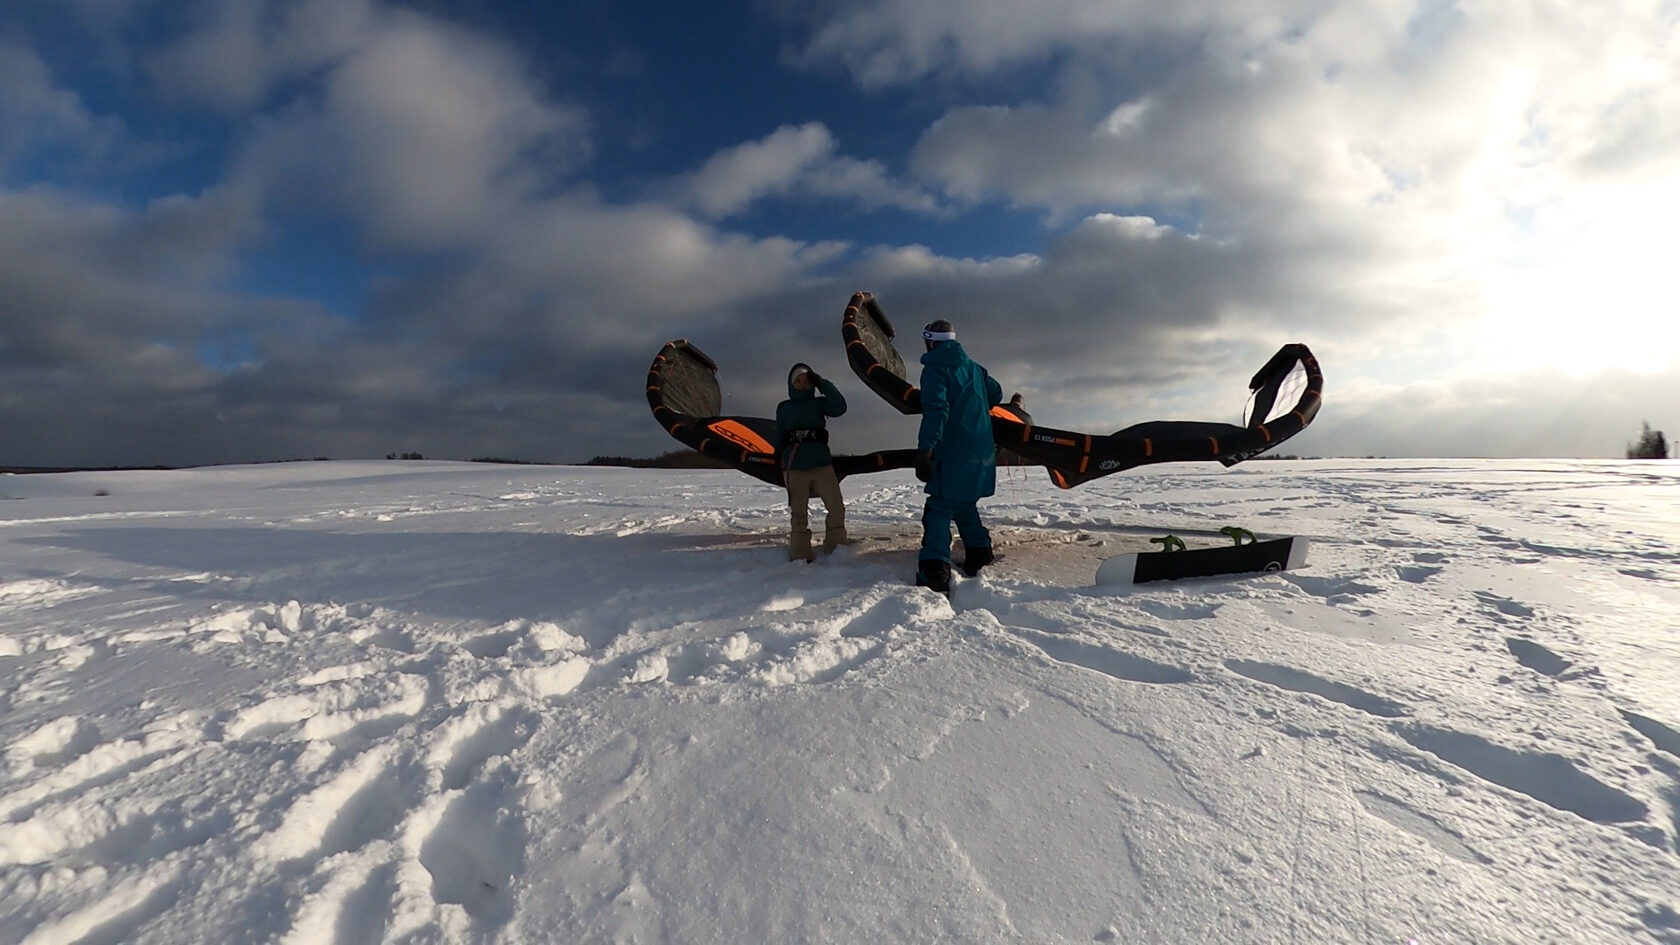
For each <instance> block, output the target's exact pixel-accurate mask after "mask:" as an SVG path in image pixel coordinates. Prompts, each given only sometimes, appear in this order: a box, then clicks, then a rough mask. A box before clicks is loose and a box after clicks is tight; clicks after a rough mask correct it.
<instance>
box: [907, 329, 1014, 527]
mask: <svg viewBox="0 0 1680 945" xmlns="http://www.w3.org/2000/svg"><path fill="white" fill-rule="evenodd" d="M921 388H922V426H921V430H920V432H919V433H918V434H917V436H916V448H917V449H920V450H932V451H933V475H932V476H930V477H929V478H928V483H927V492H928V494H929V495H936V496H939V497H941V498H945V499H954V500H957V501H961V502H973V501H976V500H978V499H981V498H984V497H986V496H989V495H991V494H992V493H994V492H996V491H997V444H996V443H994V442H993V441H992V408H993V407H994V406H996V405H998V404H1000V403H1002V402H1003V388H1002V387H1000V386H998V382H997V381H995V380H993V379H992V376H991V375H990V374H987V373H986V369H985V368H983V367H981V366H980V365H978V364H976V363H974V361H973V359H971V358H970V357H969V356H968V352H966V351H964V350H963V349H962V345H961V344H958V343H957V342H955V341H944V342H940V343H939V344H937V345H934V347H933V350H932V351H929V352H928V353H927V354H924V355H922V383H921Z"/></svg>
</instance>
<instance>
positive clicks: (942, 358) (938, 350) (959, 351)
mask: <svg viewBox="0 0 1680 945" xmlns="http://www.w3.org/2000/svg"><path fill="white" fill-rule="evenodd" d="M967 360H968V352H966V351H964V350H963V347H962V342H960V341H941V342H940V343H939V344H936V345H934V346H933V350H932V351H929V352H927V353H926V354H924V355H922V363H923V364H941V365H945V366H947V367H949V366H951V365H955V364H961V363H963V362H964V361H967Z"/></svg>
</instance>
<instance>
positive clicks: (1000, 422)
mask: <svg viewBox="0 0 1680 945" xmlns="http://www.w3.org/2000/svg"><path fill="white" fill-rule="evenodd" d="M840 336H841V337H842V338H844V339H845V342H846V360H847V361H848V362H850V363H851V365H852V370H853V371H855V372H856V373H857V376H858V377H859V378H860V379H862V381H863V382H864V384H866V385H868V386H869V389H870V390H873V391H874V392H875V393H877V394H879V395H881V397H882V399H884V400H886V402H887V403H889V404H892V405H893V406H894V407H896V408H898V410H899V411H900V412H901V413H906V414H919V413H921V412H922V397H921V391H919V390H917V389H916V387H915V386H914V385H913V384H911V383H910V382H909V381H908V380H907V379H906V377H907V375H906V372H905V370H904V359H903V358H901V357H900V356H899V354H898V351H897V350H896V349H894V348H893V344H892V340H893V328H892V323H891V322H888V321H887V316H886V315H885V314H883V313H882V312H881V307H880V306H879V305H877V304H876V303H875V297H874V296H873V295H871V294H869V293H868V292H859V293H857V294H855V295H853V296H852V300H851V302H850V303H849V304H848V305H847V306H846V315H845V317H844V319H842V321H841V323H840ZM1323 388H1324V376H1323V375H1322V374H1321V373H1319V369H1318V359H1317V358H1314V357H1313V354H1312V352H1311V351H1309V350H1307V346H1306V345H1303V344H1289V345H1284V346H1283V347H1282V348H1280V349H1278V353H1277V354H1274V355H1272V359H1271V360H1270V361H1267V362H1266V365H1265V367H1262V368H1261V369H1260V370H1259V371H1258V372H1257V373H1256V374H1255V375H1254V378H1253V379H1252V380H1250V381H1249V382H1248V389H1249V391H1250V392H1251V393H1250V395H1249V399H1248V406H1247V408H1246V409H1245V410H1244V411H1243V425H1242V426H1237V425H1235V424H1230V423H1207V422H1201V421H1194V420H1151V421H1149V422H1147V423H1139V424H1135V425H1133V426H1129V427H1126V428H1125V429H1123V430H1117V431H1115V432H1113V433H1111V434H1109V435H1108V436H1092V435H1091V434H1089V433H1073V432H1070V431H1068V430H1057V429H1053V428H1051V427H1042V426H1035V425H1034V424H1033V422H1032V418H1031V417H1029V416H1027V414H1026V412H1025V411H1024V410H1021V409H1020V403H1019V400H1018V399H1017V400H1016V401H1014V402H1012V404H1011V405H1009V406H1000V407H993V408H992V436H993V438H994V439H996V440H997V445H998V448H999V449H1002V450H1008V451H1009V452H1012V453H1015V454H1017V455H1019V456H1021V457H1023V458H1025V459H1026V460H1027V461H1028V462H1030V463H1035V464H1037V465H1040V466H1044V467H1045V468H1046V469H1048V470H1049V471H1050V478H1051V479H1052V480H1053V481H1054V482H1055V483H1056V485H1058V486H1061V487H1062V488H1063V489H1071V488H1073V487H1074V486H1077V485H1079V484H1080V483H1084V482H1089V481H1091V480H1092V479H1096V478H1098V477H1099V476H1106V475H1108V474H1109V473H1115V472H1119V471H1121V470H1122V469H1132V468H1134V467H1137V466H1145V465H1148V464H1150V463H1182V462H1192V461H1195V460H1217V461H1219V462H1221V463H1224V464H1225V465H1226V466H1235V465H1236V464H1237V463H1240V462H1242V461H1243V460H1245V459H1252V458H1253V457H1255V456H1258V455H1260V454H1261V453H1264V452H1265V451H1267V450H1269V449H1271V448H1272V447H1274V446H1277V445H1278V444H1279V443H1282V442H1283V441H1284V440H1287V439H1289V438H1290V437H1292V436H1294V435H1295V434H1297V433H1299V432H1301V431H1302V430H1304V429H1306V426H1307V424H1309V423H1312V421H1313V417H1315V416H1317V414H1318V407H1319V402H1320V396H1321V394H1322V392H1323ZM1018 396H1019V395H1017V397H1018Z"/></svg>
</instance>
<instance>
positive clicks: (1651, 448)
mask: <svg viewBox="0 0 1680 945" xmlns="http://www.w3.org/2000/svg"><path fill="white" fill-rule="evenodd" d="M1640 426H1641V427H1642V428H1643V429H1642V432H1641V433H1640V434H1639V440H1638V441H1637V442H1634V443H1629V444H1628V448H1627V458H1628V459H1667V458H1668V440H1666V439H1664V438H1663V434H1662V431H1661V430H1653V429H1651V424H1650V423H1648V422H1647V423H1642V424H1640Z"/></svg>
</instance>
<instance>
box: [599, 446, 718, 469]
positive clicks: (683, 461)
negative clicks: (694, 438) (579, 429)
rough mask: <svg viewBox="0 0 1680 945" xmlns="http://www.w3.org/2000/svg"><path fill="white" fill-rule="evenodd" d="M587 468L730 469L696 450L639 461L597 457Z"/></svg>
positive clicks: (622, 457) (679, 451) (631, 458)
mask: <svg viewBox="0 0 1680 945" xmlns="http://www.w3.org/2000/svg"><path fill="white" fill-rule="evenodd" d="M584 465H585V466H629V467H631V468H633V469H728V468H729V465H728V464H727V463H722V462H719V461H718V460H715V459H713V458H711V457H710V456H707V455H706V454H704V453H698V452H695V451H694V450H672V451H671V452H669V453H661V454H659V455H658V456H655V457H654V458H652V459H638V458H636V457H633V456H596V457H594V458H593V459H591V460H590V461H589V462H587V463H584Z"/></svg>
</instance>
